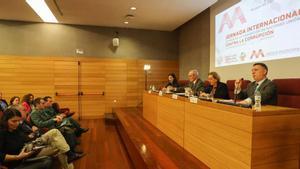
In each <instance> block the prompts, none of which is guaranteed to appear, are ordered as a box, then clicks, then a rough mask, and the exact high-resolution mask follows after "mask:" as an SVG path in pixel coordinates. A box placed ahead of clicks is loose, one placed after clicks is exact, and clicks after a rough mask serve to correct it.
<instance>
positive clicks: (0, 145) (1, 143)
mask: <svg viewBox="0 0 300 169" xmlns="http://www.w3.org/2000/svg"><path fill="white" fill-rule="evenodd" d="M15 108H16V109H15ZM15 108H9V109H7V110H6V111H5V112H4V115H3V118H2V120H1V123H0V125H1V129H0V156H1V158H2V159H3V161H4V162H5V163H4V164H5V166H8V167H9V168H14V167H15V166H27V163H24V162H23V161H24V159H26V158H30V157H45V156H56V157H57V158H58V161H59V164H60V166H61V168H62V169H73V164H72V163H70V164H69V163H68V156H67V153H68V152H69V151H70V147H69V145H68V144H67V142H66V140H65V139H64V137H63V135H62V134H61V133H60V131H59V130H57V129H52V130H49V131H47V132H46V133H44V134H43V135H42V136H40V137H34V138H32V137H30V134H29V133H28V132H26V131H25V130H24V125H26V123H24V118H23V116H22V114H23V113H24V112H22V113H21V112H20V111H19V110H21V111H23V110H22V108H23V107H22V105H18V106H15ZM22 124H23V125H22ZM21 125H22V127H21ZM27 128H28V129H30V127H29V126H28V127H27ZM32 132H33V131H32ZM34 140H39V141H40V142H42V143H43V145H46V147H44V148H42V149H41V150H40V151H38V152H35V151H29V152H27V151H26V150H25V149H24V146H25V144H27V142H28V141H29V142H30V141H34ZM45 159H48V158H45ZM37 162H39V165H38V167H37V169H40V168H41V169H48V168H50V167H51V165H50V164H49V161H48V160H47V162H46V163H47V165H46V166H45V165H44V163H45V161H44V158H42V160H38V161H37ZM40 163H41V164H40ZM40 166H42V167H40ZM31 168H32V169H35V166H31ZM31 168H30V169H31Z"/></svg>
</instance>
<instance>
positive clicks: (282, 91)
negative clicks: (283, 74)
mask: <svg viewBox="0 0 300 169" xmlns="http://www.w3.org/2000/svg"><path fill="white" fill-rule="evenodd" d="M273 82H274V83H275V84H276V86H277V94H278V99H277V105H278V106H284V107H293V108H300V90H299V85H300V78H295V79H274V80H273Z"/></svg>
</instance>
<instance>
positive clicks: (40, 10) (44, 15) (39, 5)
mask: <svg viewBox="0 0 300 169" xmlns="http://www.w3.org/2000/svg"><path fill="white" fill-rule="evenodd" d="M26 2H27V4H28V5H29V6H30V7H31V8H32V9H33V10H34V11H35V13H36V14H38V15H39V16H40V18H41V19H42V20H43V21H44V22H50V23H58V21H57V19H56V18H55V16H54V15H53V13H52V12H51V10H50V9H49V7H48V5H47V4H46V2H45V0H26Z"/></svg>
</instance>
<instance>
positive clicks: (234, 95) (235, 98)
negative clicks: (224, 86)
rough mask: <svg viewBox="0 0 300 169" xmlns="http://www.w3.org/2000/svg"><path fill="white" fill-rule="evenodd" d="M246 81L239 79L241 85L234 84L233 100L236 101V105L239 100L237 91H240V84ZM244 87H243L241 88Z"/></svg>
mask: <svg viewBox="0 0 300 169" xmlns="http://www.w3.org/2000/svg"><path fill="white" fill-rule="evenodd" d="M243 80H244V78H240V79H239V83H238V84H237V85H235V83H234V91H233V100H234V103H236V100H237V94H238V93H237V90H238V87H237V86H238V85H239V84H240V83H242V81H243ZM241 87H242V86H241Z"/></svg>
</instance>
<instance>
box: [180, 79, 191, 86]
mask: <svg viewBox="0 0 300 169" xmlns="http://www.w3.org/2000/svg"><path fill="white" fill-rule="evenodd" d="M178 84H179V86H187V84H189V81H188V80H178Z"/></svg>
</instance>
